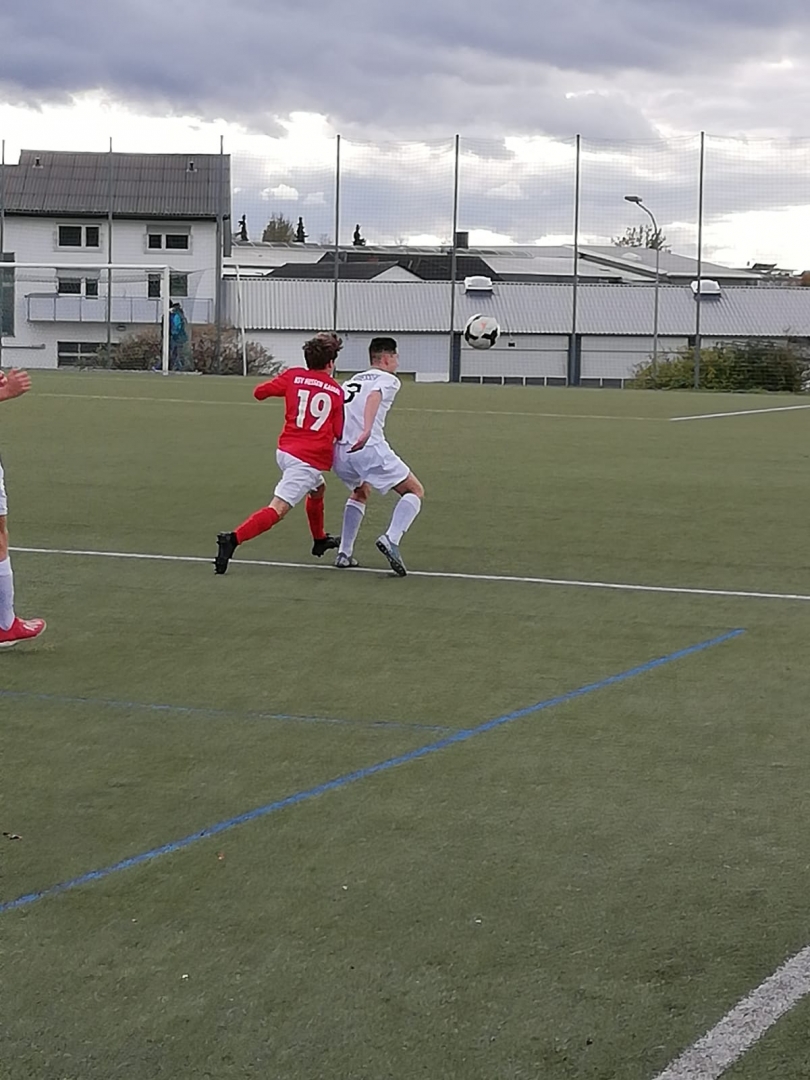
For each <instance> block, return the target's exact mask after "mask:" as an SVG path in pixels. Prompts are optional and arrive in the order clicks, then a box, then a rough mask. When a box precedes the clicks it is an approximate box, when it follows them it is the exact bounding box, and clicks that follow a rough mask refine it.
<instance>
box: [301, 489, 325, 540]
mask: <svg viewBox="0 0 810 1080" xmlns="http://www.w3.org/2000/svg"><path fill="white" fill-rule="evenodd" d="M306 510H307V521H308V522H309V531H310V532H311V533H312V539H313V540H323V538H324V536H326V533H325V532H324V525H323V497H321V498H320V499H316V498H314V497H313V496H312V495H307V502H306Z"/></svg>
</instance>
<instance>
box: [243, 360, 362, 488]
mask: <svg viewBox="0 0 810 1080" xmlns="http://www.w3.org/2000/svg"><path fill="white" fill-rule="evenodd" d="M253 396H254V397H255V398H256V400H257V401H263V400H264V399H265V398H268V397H283V398H284V399H285V402H286V404H285V409H284V428H283V430H282V432H281V435H279V438H278V448H279V450H284V451H285V452H286V453H288V454H292V455H293V457H297V458H299V459H300V460H301V461H305V462H306V463H307V465H312V467H313V468H315V469H331V468H332V457H333V455H334V446H335V442H336V440H337V439H339V438H340V437H341V435H342V434H343V387H342V386H341V385H340V383H339V382H336V381H335V380H334V379H333V378H332V376H331V375H327V374H326V372H325V371H312V370H310V369H309V368H300V367H295V368H287V370H286V371H283V372H282V373H281V374H280V375H277V376H276V377H275V379H270V381H269V382H264V383H259V385H258V386H257V387H256V389H255V390H254V391H253Z"/></svg>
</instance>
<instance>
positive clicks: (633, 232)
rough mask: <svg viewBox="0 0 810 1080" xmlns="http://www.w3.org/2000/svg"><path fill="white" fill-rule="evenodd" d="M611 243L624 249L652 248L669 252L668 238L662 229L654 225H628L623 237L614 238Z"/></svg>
mask: <svg viewBox="0 0 810 1080" xmlns="http://www.w3.org/2000/svg"><path fill="white" fill-rule="evenodd" d="M611 243H612V244H613V245H614V246H615V247H622V248H640V247H643V248H652V249H653V250H655V249H656V248H658V250H659V251H667V250H668V249H667V246H666V244H667V238H666V236H664V234H663V233H662V232H661V230H660V229H654V228H653V227H652V225H628V226H627V228H626V229H625V230H624V235H623V236H614V237H613V238H612V239H611Z"/></svg>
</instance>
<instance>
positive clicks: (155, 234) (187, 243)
mask: <svg viewBox="0 0 810 1080" xmlns="http://www.w3.org/2000/svg"><path fill="white" fill-rule="evenodd" d="M146 249H147V251H161V250H164V249H165V250H166V251H190V250H191V226H190V225H147V227H146Z"/></svg>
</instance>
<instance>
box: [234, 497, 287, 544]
mask: <svg viewBox="0 0 810 1080" xmlns="http://www.w3.org/2000/svg"><path fill="white" fill-rule="evenodd" d="M279 521H281V517H280V516H279V513H278V511H277V510H274V509H273V508H272V506H263V507H262V508H261V510H257V511H256V513H255V514H251V515H250V517H249V518H248V519H247V521H243V522H242V524H241V525H240V526H239V528H238V529H236V540H237V542H238V543H240V544H244V542H245V541H246V540H253V538H254V537H256V536H261V534H262V533H263V532H267V530H268V529H272V528H273V526H274V525H276V524H278V522H279Z"/></svg>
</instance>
